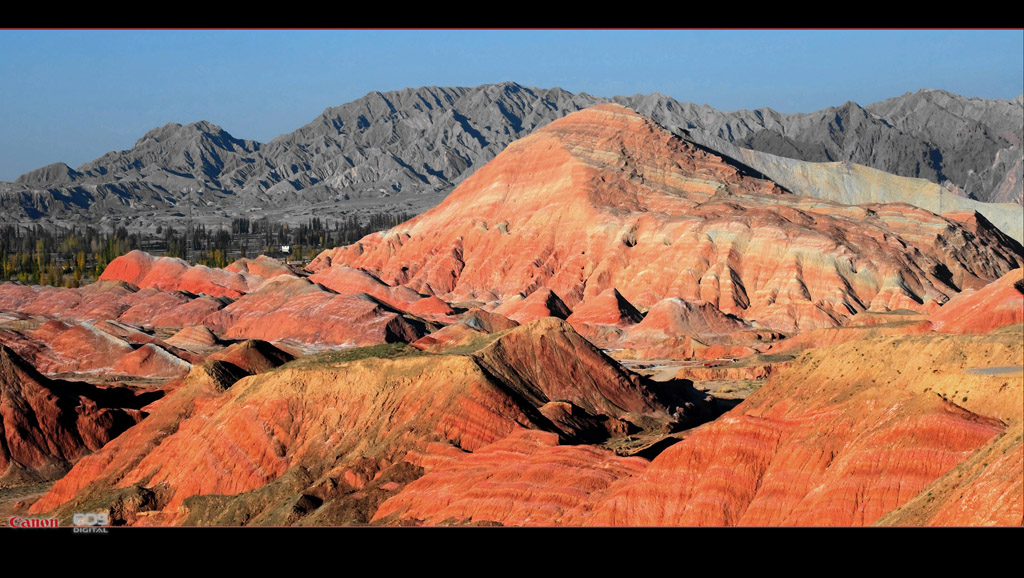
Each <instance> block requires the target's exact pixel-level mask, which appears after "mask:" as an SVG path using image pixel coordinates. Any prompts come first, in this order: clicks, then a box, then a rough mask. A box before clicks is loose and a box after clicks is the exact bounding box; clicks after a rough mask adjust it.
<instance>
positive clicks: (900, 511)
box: [876, 422, 1024, 528]
mask: <svg viewBox="0 0 1024 578" xmlns="http://www.w3.org/2000/svg"><path fill="white" fill-rule="evenodd" d="M876 525H879V526H1014V527H1018V528H1019V527H1020V526H1022V525H1024V422H1017V423H1015V424H1013V425H1011V426H1010V427H1008V428H1007V429H1006V431H1004V432H1003V433H1002V434H1000V435H998V436H996V437H995V438H992V440H991V441H990V442H988V443H987V444H985V445H984V446H982V447H981V448H979V449H978V450H977V451H976V452H974V454H972V455H971V457H970V458H969V459H968V460H966V461H964V462H963V463H961V464H959V465H957V466H956V467H955V468H953V469H952V470H951V471H950V472H949V473H947V474H946V475H944V476H942V477H941V478H939V479H938V480H936V481H935V483H933V484H932V485H930V486H928V487H927V488H925V489H924V490H922V491H921V493H920V494H918V496H917V497H916V498H914V499H913V500H910V501H909V502H907V503H906V504H905V505H903V506H901V507H899V508H897V509H895V510H893V511H892V512H890V513H888V514H886V515H885V516H883V517H882V518H880V519H879V520H878V522H877V523H876Z"/></svg>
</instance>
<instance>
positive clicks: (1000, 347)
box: [376, 325, 1024, 526]
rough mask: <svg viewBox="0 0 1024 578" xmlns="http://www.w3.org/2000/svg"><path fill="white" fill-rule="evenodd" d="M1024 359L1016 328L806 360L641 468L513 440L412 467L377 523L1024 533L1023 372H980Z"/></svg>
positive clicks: (538, 440)
mask: <svg viewBox="0 0 1024 578" xmlns="http://www.w3.org/2000/svg"><path fill="white" fill-rule="evenodd" d="M1022 357H1024V334H1022V327H1021V326H1020V325H1016V326H1014V327H1012V328H1007V329H1006V330H1003V331H1000V332H994V333H992V334H988V335H984V336H971V337H968V336H964V335H941V334H934V333H933V334H929V335H917V336H910V337H879V338H874V339H867V340H861V341H858V342H855V343H847V344H843V345H839V346H836V347H830V348H825V349H821V350H817V351H813V352H809V353H807V354H805V355H803V356H801V357H800V358H799V359H797V360H795V361H794V362H793V363H792V364H791V365H789V366H788V367H786V368H785V369H783V370H782V371H780V372H779V373H777V374H773V376H772V377H771V379H770V380H769V382H768V384H767V385H765V386H764V387H762V388H761V389H760V390H758V391H757V392H756V393H754V394H753V395H751V396H750V397H749V398H748V399H747V400H746V401H744V402H743V403H742V404H740V405H739V406H737V407H736V408H735V409H733V410H732V411H730V412H729V413H726V414H725V415H723V416H722V417H721V418H719V419H717V420H715V421H713V422H711V423H708V424H705V425H703V426H700V427H698V428H696V429H693V430H691V431H688V432H685V435H684V439H683V440H682V441H680V442H678V443H676V444H675V445H672V446H671V447H668V448H667V449H665V450H664V451H663V452H662V453H660V454H659V455H658V456H657V457H655V458H654V459H653V460H652V461H651V462H650V463H649V464H646V465H645V464H643V463H636V462H632V461H628V460H623V459H622V458H620V457H618V456H615V455H614V454H612V453H611V452H607V451H601V450H599V449H598V448H586V449H583V448H564V447H559V446H556V445H555V444H553V443H552V442H551V441H548V440H545V439H544V438H543V437H540V436H523V435H520V436H510V437H508V438H506V439H504V440H502V441H500V442H497V443H495V444H493V445H491V446H487V447H485V448H481V449H480V450H479V451H477V452H474V453H473V454H472V455H456V454H448V455H428V456H424V457H421V458H419V461H418V463H421V464H428V465H429V466H430V471H428V473H427V474H426V475H424V476H423V477H421V478H419V479H418V480H416V481H414V482H412V483H410V484H409V485H408V486H407V487H406V488H405V489H404V490H402V491H400V492H398V493H397V494H396V495H395V496H393V497H391V498H389V499H388V500H387V501H385V502H384V503H383V504H382V505H381V507H380V509H379V510H378V512H377V514H376V520H377V521H378V522H380V523H385V524H409V523H412V524H441V523H452V522H455V523H462V524H482V523H501V524H514V525H548V526H550V525H597V526H619V525H626V526H679V525H683V526H728V525H771V526H775V525H790V526H792V525H798V526H859V525H870V524H874V523H884V524H894V525H903V524H922V523H927V524H937V525H943V524H946V525H975V524H994V525H1017V526H1019V525H1020V524H1021V523H1022V522H1024V511H1022V503H1024V500H1022V499H1021V495H1020V491H1021V487H1022V485H1021V484H1022V476H1021V471H1020V464H1021V456H1022V453H1021V452H1022V449H1021V443H1020V435H1021V433H1020V427H1019V424H1020V423H1021V418H1022V417H1024V415H1022V414H1024V395H1022V394H1024V381H1022V380H1024V375H1022V374H1021V373H1020V371H1019V369H1018V370H1016V371H1002V372H993V373H985V372H977V371H974V370H976V369H978V368H979V367H981V368H985V367H986V366H988V365H989V364H991V363H992V360H993V359H997V360H998V359H1016V360H1020V359H1021V358H1022ZM893 360H899V363H898V364H896V363H893ZM1007 423H1009V424H1011V426H1010V427H1009V428H1008V427H1007V425H1006V424H1007ZM570 472H572V473H570ZM975 510H976V511H977V513H975Z"/></svg>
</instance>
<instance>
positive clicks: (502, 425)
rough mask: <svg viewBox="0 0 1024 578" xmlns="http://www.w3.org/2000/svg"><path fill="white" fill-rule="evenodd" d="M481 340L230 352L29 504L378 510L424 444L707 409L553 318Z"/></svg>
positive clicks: (154, 510)
mask: <svg viewBox="0 0 1024 578" xmlns="http://www.w3.org/2000/svg"><path fill="white" fill-rule="evenodd" d="M478 347H479V349H478V350H476V351H475V352H472V353H471V354H469V355H429V354H423V353H421V352H419V351H417V350H415V349H413V348H406V349H404V350H401V349H399V350H394V351H397V352H398V353H397V354H396V355H394V356H392V357H390V358H389V357H388V356H387V355H382V354H380V353H379V352H380V351H381V350H380V349H370V350H359V349H356V350H351V351H348V352H333V353H328V354H324V355H320V356H310V357H306V358H302V359H298V360H296V361H294V362H292V363H289V364H286V365H284V366H281V367H279V368H277V369H275V370H271V371H265V372H263V373H259V374H257V375H253V376H251V377H243V378H242V379H237V377H233V378H232V377H231V376H237V375H238V374H239V373H240V372H241V370H240V369H237V368H238V366H237V365H234V363H229V362H226V361H215V360H208V361H207V362H206V363H204V364H202V365H197V366H194V367H193V369H192V372H191V373H190V374H189V375H188V376H187V377H186V378H185V380H184V385H183V386H181V387H179V388H178V389H177V390H176V391H175V392H174V393H173V394H171V395H169V396H168V397H167V398H166V399H165V400H162V402H161V403H160V404H157V405H155V406H154V408H153V413H152V415H151V416H150V417H149V418H147V419H146V420H145V421H143V422H142V424H140V427H137V428H133V429H131V430H129V431H128V432H126V433H125V434H124V435H123V436H121V437H120V438H118V439H117V440H115V441H114V442H112V443H111V444H109V445H108V446H107V447H105V448H103V450H101V451H100V452H98V453H96V454H94V455H93V456H90V457H89V458H88V459H86V460H83V461H82V462H80V463H79V465H78V466H76V468H74V469H73V470H72V471H71V472H70V473H69V474H68V475H67V476H65V477H64V478H63V479H62V480H60V482H58V483H57V484H56V485H55V486H54V487H53V489H52V490H51V491H50V492H49V493H48V494H46V495H45V496H43V497H42V498H41V499H40V500H39V501H37V502H36V503H35V504H33V506H32V508H31V511H32V512H35V513H41V512H49V511H56V512H58V514H59V515H61V516H64V515H66V514H67V515H69V514H70V513H72V512H73V511H77V510H75V509H74V508H80V507H83V505H89V506H90V507H98V508H105V509H111V510H117V511H119V512H120V513H119V514H118V517H116V518H117V520H118V523H139V524H147V523H161V524H163V523H185V524H203V525H205V524H257V525H258V524H296V523H302V524H341V523H361V522H368V521H369V520H370V519H371V518H372V516H373V514H374V512H375V511H376V509H377V506H378V505H379V504H380V502H382V501H383V500H384V499H386V498H387V497H390V496H392V495H394V494H395V493H396V492H397V491H398V490H400V489H401V488H403V487H404V486H405V485H406V484H407V483H408V482H409V481H411V480H413V479H415V478H418V477H419V476H421V475H422V474H423V473H424V468H426V467H429V462H430V460H426V461H422V458H423V456H424V455H427V454H431V455H432V454H433V453H436V452H440V455H446V454H447V453H448V452H452V451H453V452H455V453H456V454H460V455H461V454H471V453H473V452H475V451H477V450H478V449H479V448H482V447H484V446H487V445H489V444H492V443H494V442H497V441H499V440H502V439H503V438H505V437H507V436H509V435H510V434H513V433H515V432H517V431H518V430H520V429H524V428H525V429H532V430H539V431H542V432H548V433H550V434H551V435H550V436H548V437H543V436H542V437H541V438H539V439H541V440H542V444H541V445H542V446H549V445H551V444H553V443H554V444H557V443H579V442H581V441H601V440H604V439H608V438H614V437H623V436H626V435H629V434H632V433H637V432H639V431H641V430H642V429H644V430H646V431H664V430H665V429H666V427H668V428H671V426H672V425H673V424H674V423H676V422H677V421H679V420H680V419H681V418H689V417H692V415H691V414H693V413H695V412H700V411H701V408H700V407H697V406H695V404H693V403H689V404H688V405H685V406H684V405H681V404H677V403H676V402H674V401H672V399H671V398H668V397H666V398H665V399H662V398H659V397H656V396H655V395H654V394H652V393H651V392H650V391H648V390H647V389H646V388H645V387H644V386H643V384H642V383H641V381H640V380H639V379H638V378H637V376H635V375H632V374H630V373H628V372H626V371H624V370H623V369H622V368H621V367H619V366H618V364H617V363H615V362H614V361H613V360H611V359H610V358H608V357H607V356H605V355H604V354H602V353H601V352H600V351H599V350H597V349H596V348H594V347H593V346H591V345H590V344H589V343H587V342H586V341H585V340H583V339H582V338H581V337H580V336H579V335H577V334H576V333H575V332H574V331H573V329H572V327H571V326H569V325H568V324H567V323H565V322H564V321H561V320H558V319H543V320H539V321H536V322H533V323H530V324H527V325H525V326H520V327H516V328H514V329H511V330H510V331H508V332H506V333H503V334H499V335H495V336H494V338H493V339H492V340H491V342H490V343H489V344H483V343H482V344H479V345H478ZM250 349H252V348H250ZM375 352H378V353H377V355H379V356H375ZM218 357H220V358H221V359H224V360H227V359H231V356H229V355H224V356H218ZM218 364H219V365H218ZM224 366H228V367H234V368H236V369H234V370H228V369H225V367H224ZM236 379H237V381H236ZM678 393H680V394H681V393H682V392H678ZM662 397H665V396H664V395H663V396H662ZM438 444H440V445H438ZM570 453H572V452H570ZM604 454H611V452H608V451H607V450H602V451H599V452H596V455H604ZM581 455H582V456H583V458H584V459H586V456H587V455H588V454H587V452H586V451H584V452H583V453H582V454H581ZM611 455H614V454H611ZM640 461H642V460H640ZM629 464H632V465H625V466H624V467H627V470H628V471H635V470H636V468H637V462H636V461H633V462H629ZM566 471H567V473H569V472H571V470H566ZM126 496H130V497H131V502H132V504H134V505H133V506H132V508H130V511H125V510H124V508H123V507H122V506H123V504H124V503H125V500H127V499H128V498H126ZM119 508H121V510H118V509H119Z"/></svg>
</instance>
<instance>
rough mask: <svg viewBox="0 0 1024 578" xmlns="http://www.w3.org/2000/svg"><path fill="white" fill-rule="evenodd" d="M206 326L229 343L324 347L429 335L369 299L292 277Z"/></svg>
mask: <svg viewBox="0 0 1024 578" xmlns="http://www.w3.org/2000/svg"><path fill="white" fill-rule="evenodd" d="M205 323H206V324H207V325H208V326H209V327H210V328H211V329H213V330H214V331H215V332H217V333H218V334H222V335H223V336H224V337H227V338H231V339H262V340H265V341H276V340H282V339H291V340H294V341H298V342H303V343H307V344H316V345H321V346H325V345H326V346H332V345H333V346H341V345H346V346H363V345H374V344H379V343H391V342H395V341H403V342H405V343H409V342H411V341H415V340H416V339H419V338H420V337H421V336H422V335H423V334H424V333H425V331H424V330H423V329H422V328H417V327H416V326H414V325H413V324H411V323H410V321H408V320H406V318H404V317H403V316H402V315H401V313H400V312H399V311H396V310H395V309H393V308H391V307H389V306H388V305H386V304H385V303H383V302H382V301H379V300H377V299H375V298H373V297H371V296H370V295H367V294H365V293H360V294H357V295H339V294H337V293H335V292H333V291H330V290H327V289H325V288H324V287H322V286H320V285H317V284H316V283H313V282H311V281H309V280H307V279H300V278H291V277H276V278H274V279H271V280H270V281H268V282H267V283H266V284H265V285H263V286H262V287H261V288H260V289H259V290H257V291H254V292H252V293H248V294H246V295H245V296H244V297H241V298H239V299H238V300H237V301H235V302H234V303H232V304H230V305H228V306H227V307H225V308H224V309H221V310H219V311H217V312H216V313H214V314H212V315H211V316H210V317H207V318H206V320H205Z"/></svg>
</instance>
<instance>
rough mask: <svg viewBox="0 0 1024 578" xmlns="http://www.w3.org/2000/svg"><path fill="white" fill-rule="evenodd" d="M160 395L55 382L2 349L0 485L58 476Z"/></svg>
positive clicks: (139, 416)
mask: <svg viewBox="0 0 1024 578" xmlns="http://www.w3.org/2000/svg"><path fill="white" fill-rule="evenodd" d="M161 395H162V392H161V391H150V392H145V393H141V392H135V391H132V390H130V389H127V388H98V387H94V386H91V385H89V384H86V383H76V382H68V381H57V380H51V379H48V378H47V377H45V376H43V375H42V374H40V373H39V372H38V371H36V370H35V369H34V368H33V367H32V366H31V365H29V364H28V363H26V362H25V361H24V360H22V359H21V358H20V357H18V355H17V354H16V353H14V351H12V350H11V349H9V348H7V347H6V346H3V345H0V483H5V482H8V483H15V482H23V481H26V480H39V479H42V480H51V479H55V478H58V477H60V476H61V475H63V474H64V473H65V472H66V471H67V470H68V469H69V468H70V467H71V465H72V464H74V463H75V462H76V461H78V460H79V459H81V458H82V457H83V456H85V455H87V454H89V453H90V452H93V451H96V450H98V449H100V448H101V447H102V446H103V445H104V444H106V443H107V442H109V441H110V440H111V439H113V438H115V437H117V436H118V435H119V434H120V433H121V432H123V431H125V430H127V429H128V428H130V427H131V426H133V425H135V424H136V423H137V422H138V421H139V420H141V419H142V418H143V417H144V416H145V414H144V413H143V412H142V411H141V410H142V408H143V407H144V406H146V405H147V404H149V403H151V402H152V401H154V400H156V399H159V397H160V396H161Z"/></svg>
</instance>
